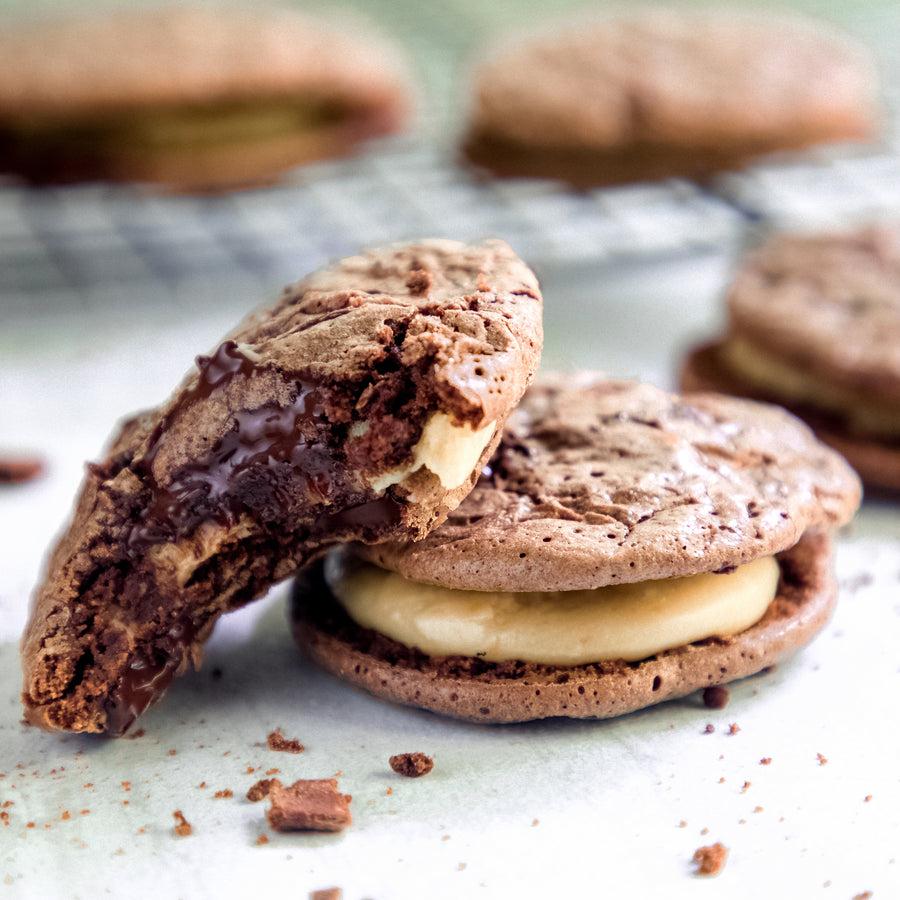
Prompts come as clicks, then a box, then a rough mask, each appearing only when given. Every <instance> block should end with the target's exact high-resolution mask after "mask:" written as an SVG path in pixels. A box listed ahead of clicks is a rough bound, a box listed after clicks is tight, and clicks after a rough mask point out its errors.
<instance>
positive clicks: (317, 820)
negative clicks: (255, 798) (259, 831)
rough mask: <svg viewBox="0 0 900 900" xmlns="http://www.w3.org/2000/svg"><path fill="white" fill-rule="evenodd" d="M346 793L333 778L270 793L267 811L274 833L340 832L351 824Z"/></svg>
mask: <svg viewBox="0 0 900 900" xmlns="http://www.w3.org/2000/svg"><path fill="white" fill-rule="evenodd" d="M351 799H352V797H351V796H350V795H349V794H342V793H341V792H340V791H339V790H338V783H337V780H336V779H334V778H321V779H301V780H300V781H295V782H294V783H293V784H292V785H290V786H288V787H285V786H284V785H282V784H275V785H272V787H271V788H270V790H269V803H270V804H271V806H270V807H269V809H268V810H267V811H266V816H267V818H268V820H269V825H271V826H272V828H274V829H275V830H276V831H341V830H342V829H344V828H346V827H347V826H348V825H349V824H350V823H351V822H352V816H351V814H350V801H351Z"/></svg>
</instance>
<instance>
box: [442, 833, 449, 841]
mask: <svg viewBox="0 0 900 900" xmlns="http://www.w3.org/2000/svg"><path fill="white" fill-rule="evenodd" d="M441 840H442V841H449V840H450V835H449V834H442V835H441Z"/></svg>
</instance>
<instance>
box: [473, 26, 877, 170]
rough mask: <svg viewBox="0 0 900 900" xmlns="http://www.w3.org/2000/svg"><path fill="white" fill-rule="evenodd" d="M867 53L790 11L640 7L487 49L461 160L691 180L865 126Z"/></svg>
mask: <svg viewBox="0 0 900 900" xmlns="http://www.w3.org/2000/svg"><path fill="white" fill-rule="evenodd" d="M875 85H876V81H875V75H874V70H873V67H872V64H871V62H870V61H869V59H868V57H867V55H866V54H865V53H864V52H863V51H862V50H861V49H860V48H858V47H856V46H855V45H854V44H853V43H852V42H851V41H849V40H848V39H847V38H845V37H844V36H843V35H840V34H837V33H834V32H832V31H831V30H830V29H829V28H828V27H826V26H823V25H820V24H819V23H817V22H815V21H810V20H807V19H804V18H801V17H798V16H783V15H779V16H773V15H772V14H771V13H769V12H767V13H766V14H765V15H764V16H760V15H757V14H749V13H746V12H734V11H731V12H720V11H716V12H714V11H704V12H698V11H694V12H691V11H688V10H660V9H657V10H652V11H646V10H645V11H642V12H639V13H631V14H628V15H622V16H619V17H611V18H608V19H605V20H586V21H581V22H575V23H572V24H571V25H569V26H568V27H564V28H563V29H561V30H560V31H558V32H550V33H546V34H543V35H539V36H536V37H533V38H531V39H527V40H524V41H521V42H519V43H517V44H514V45H512V46H511V47H509V48H507V49H505V50H496V51H494V52H492V53H491V54H490V55H489V57H488V59H487V61H486V62H484V63H483V64H482V65H481V66H480V67H479V69H478V71H477V74H476V81H475V98H474V101H473V109H472V113H471V119H470V124H469V128H468V132H467V135H466V138H465V141H464V148H463V149H464V153H465V154H466V156H467V157H468V158H469V159H470V160H471V161H472V162H474V163H476V164H477V165H480V166H483V167H485V168H487V169H489V170H491V171H492V172H494V173H495V174H499V175H506V176H530V177H541V178H557V179H562V180H564V181H568V182H570V183H572V184H575V185H577V186H582V187H590V186H593V185H604V184H614V183H619V182H627V181H635V180H650V179H659V178H668V177H674V176H683V177H696V178H702V177H706V176H708V175H710V174H711V173H714V172H717V171H721V170H724V169H733V168H737V167H740V166H742V165H744V164H746V163H747V162H748V161H750V160H753V159H755V158H758V157H759V156H761V155H764V154H767V153H772V152H774V151H779V150H790V149H794V148H800V147H806V146H808V145H811V144H817V143H823V142H838V141H858V140H866V139H869V138H871V137H872V136H873V135H874V134H875V132H876V130H877V114H876V104H875V93H876V87H875Z"/></svg>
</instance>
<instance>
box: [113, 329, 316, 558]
mask: <svg viewBox="0 0 900 900" xmlns="http://www.w3.org/2000/svg"><path fill="white" fill-rule="evenodd" d="M197 366H198V368H199V369H200V378H199V380H198V382H197V384H196V385H195V386H194V387H193V388H192V389H191V390H189V391H187V392H185V394H184V395H183V396H182V397H181V399H180V400H179V401H178V403H177V404H176V405H175V406H174V407H173V408H172V409H171V410H170V411H169V413H168V414H167V415H166V416H165V417H164V418H163V419H162V421H161V422H160V423H159V424H158V425H157V426H156V428H155V429H154V431H153V434H151V436H150V442H149V447H148V450H147V452H146V454H145V455H144V457H143V458H142V459H141V460H140V462H139V463H138V465H137V467H136V468H137V470H138V472H139V474H141V475H142V477H143V479H144V481H145V483H146V484H147V485H148V486H149V487H150V488H151V490H152V497H151V500H150V502H149V503H148V505H147V507H146V509H145V511H144V513H143V515H142V518H141V521H140V522H139V523H138V524H137V525H136V526H135V527H134V528H133V529H132V532H131V535H130V537H129V541H128V545H129V549H130V550H131V551H133V552H136V553H140V552H141V551H143V550H144V549H146V547H148V546H150V545H152V544H155V543H159V542H163V541H169V540H174V539H177V538H178V537H181V536H183V535H185V534H189V533H190V532H191V531H193V530H194V528H196V527H197V525H199V524H200V523H201V522H202V521H204V520H207V519H213V520H215V521H218V522H221V523H223V524H228V523H231V522H234V521H235V519H236V518H237V516H238V515H239V514H240V512H241V511H243V510H244V509H245V508H247V504H246V503H244V502H243V501H242V500H241V499H240V496H239V495H240V493H241V492H240V491H235V490H234V489H235V487H236V485H238V484H239V483H240V480H241V476H242V475H244V474H245V473H247V472H248V471H249V470H250V469H251V468H257V469H259V468H263V469H268V470H270V471H271V470H275V469H276V468H278V467H279V466H282V465H286V466H289V467H290V468H291V469H292V470H293V471H294V472H301V473H302V474H303V475H304V476H305V480H306V488H307V491H308V494H309V498H310V500H312V501H314V502H315V501H322V500H325V499H326V498H327V497H328V496H329V495H330V493H331V490H332V486H333V480H334V464H333V461H332V459H331V455H330V452H329V450H328V447H327V446H326V445H325V443H324V442H323V441H322V440H321V439H320V437H319V436H318V432H317V428H316V420H317V419H318V418H320V417H321V416H322V414H323V410H322V408H321V405H320V403H319V398H318V394H317V392H316V390H315V387H314V386H313V385H311V384H307V383H305V382H299V383H298V386H297V395H296V397H295V398H294V400H293V401H292V402H291V403H290V404H289V405H288V406H283V407H281V406H276V405H274V404H266V405H265V406H262V407H260V408H259V409H255V410H243V411H240V412H238V413H236V414H235V416H234V427H233V429H232V430H231V431H230V432H228V433H227V434H226V435H224V436H223V437H222V438H221V440H219V441H218V442H217V444H216V445H215V447H214V448H213V450H212V451H211V452H210V454H209V455H208V456H207V457H206V458H205V459H204V460H201V461H200V462H196V463H189V464H188V465H186V466H184V467H183V468H182V469H180V470H179V471H178V472H177V473H176V474H175V476H174V477H173V479H172V481H171V482H170V483H169V484H168V485H166V486H165V487H163V486H161V485H160V484H159V483H158V482H157V480H156V478H155V477H154V475H153V462H154V460H155V459H156V455H157V453H158V451H159V447H160V445H161V443H162V436H163V435H164V434H165V432H166V430H167V429H168V427H169V425H170V423H171V422H172V420H173V419H174V417H175V416H177V415H178V413H180V412H181V411H182V410H184V409H185V408H187V407H188V406H190V405H191V404H193V403H195V402H197V401H198V400H202V399H204V398H206V397H208V396H210V394H211V393H212V392H213V391H214V390H215V389H216V388H219V387H222V386H224V385H226V384H227V383H228V382H229V381H230V380H231V379H232V378H234V376H235V375H238V374H241V375H244V376H249V375H250V374H251V373H252V372H253V370H254V363H253V362H252V361H251V360H250V359H248V358H247V357H246V356H244V355H243V354H242V353H241V352H240V350H239V349H238V347H237V345H236V344H235V343H234V341H226V342H225V343H224V344H222V345H221V346H220V347H219V348H218V350H216V352H215V353H214V354H213V355H212V356H211V357H204V356H200V357H197ZM245 493H246V494H248V496H249V493H250V492H249V491H247V492H245Z"/></svg>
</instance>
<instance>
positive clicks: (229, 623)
mask: <svg viewBox="0 0 900 900" xmlns="http://www.w3.org/2000/svg"><path fill="white" fill-rule="evenodd" d="M726 271H727V261H726V260H724V259H722V258H719V257H715V256H707V257H701V258H697V259H694V260H686V261H682V262H680V263H665V264H662V263H661V264H655V265H643V266H639V267H634V268H632V269H631V270H629V271H623V270H618V271H616V272H612V273H611V272H600V271H590V270H582V271H580V272H572V271H568V272H564V271H563V270H554V269H553V268H552V267H547V266H545V267H543V268H542V273H541V274H542V275H543V278H544V288H545V294H546V297H547V314H546V319H547V349H546V354H545V363H546V365H547V367H551V366H564V367H570V368H572V367H577V366H593V367H596V368H604V369H606V370H608V371H610V372H614V373H617V374H633V375H639V376H643V377H646V378H652V379H655V380H657V381H659V382H661V383H668V382H669V379H670V373H671V371H672V363H673V361H674V359H675V357H676V355H677V348H679V347H682V346H685V344H686V343H688V342H689V339H690V337H691V336H694V335H698V334H701V335H702V334H704V333H710V331H711V329H713V328H714V327H715V323H716V322H717V320H718V312H717V304H716V297H717V295H718V293H719V291H720V289H721V285H722V281H723V278H724V277H725V273H726ZM298 274H299V273H298ZM247 290H248V286H247V285H242V284H241V283H240V282H236V281H228V282H226V283H223V284H220V285H217V286H215V287H213V286H210V285H208V284H207V285H206V286H205V287H202V288H201V287H200V286H198V285H194V286H193V287H191V288H184V289H183V290H182V292H181V294H179V295H178V296H176V297H170V298H168V300H167V301H166V302H161V300H160V298H159V297H157V298H156V299H155V301H154V303H153V304H151V303H150V302H149V298H141V297H140V296H134V295H130V294H129V295H126V294H123V295H122V296H121V297H120V298H119V299H118V300H115V301H110V303H111V305H109V306H108V307H107V308H106V313H107V315H104V316H101V315H99V314H98V313H97V310H96V308H89V309H87V310H85V309H79V308H71V307H70V308H68V309H66V310H60V309H55V310H54V309H44V310H43V311H42V313H41V314H40V315H37V314H36V316H35V318H34V319H28V320H22V321H19V322H18V324H17V325H16V327H15V329H12V330H11V329H6V330H5V331H3V333H2V334H0V421H2V422H3V423H4V427H3V432H2V441H0V443H2V444H3V445H4V447H5V448H7V449H12V448H34V449H36V450H39V451H40V452H41V453H43V454H44V455H45V456H46V458H47V460H48V463H49V469H48V474H47V475H46V476H45V477H44V478H42V479H41V480H39V481H37V482H35V483H33V484H31V485H28V486H23V487H16V488H4V489H3V490H2V492H0V510H2V516H0V523H2V524H0V529H2V535H0V537H2V540H0V546H2V548H3V550H2V555H0V559H2V565H0V684H2V685H3V698H5V699H2V700H0V772H3V773H4V777H2V778H0V802H2V801H4V800H7V799H8V800H11V801H13V804H14V805H13V806H11V807H9V808H8V809H7V811H8V813H9V816H10V824H9V825H8V826H7V827H5V828H4V827H0V898H2V897H3V896H9V897H84V898H87V897H97V896H107V895H108V896H120V895H121V896H127V897H129V898H141V897H152V898H161V897H184V898H200V897H216V898H221V897H230V896H235V897H245V896H248V894H249V893H250V891H252V890H257V891H260V892H265V893H266V894H272V895H274V894H275V893H276V892H277V893H279V894H282V895H284V896H291V897H299V898H303V897H305V896H306V894H307V892H308V891H310V890H313V889H316V888H324V887H329V886H334V885H338V886H341V887H342V888H343V889H344V896H345V898H348V900H358V898H363V897H370V898H377V900H388V898H416V900H418V898H424V897H427V898H442V897H478V896H483V897H517V898H525V897H557V896H572V897H594V896H624V895H626V894H627V895H628V896H635V897H649V896H665V897H670V898H681V897H685V898H687V897H690V898H695V897H700V896H704V897H712V896H716V897H748V898H749V897H759V896H766V895H768V896H779V897H787V896H792V897H818V896H821V897H824V898H829V897H836V898H847V900H849V898H851V897H853V896H854V895H856V894H858V893H860V892H862V891H865V890H871V891H874V896H875V897H885V898H887V897H896V896H898V895H900V863H897V862H896V857H897V856H900V770H898V767H897V760H898V759H900V734H898V729H897V725H896V722H895V718H896V712H897V699H896V698H897V696H898V688H900V651H898V648H900V600H898V595H900V590H898V589H900V511H898V510H897V509H896V508H892V507H890V506H888V505H884V504H882V505H875V506H870V507H867V508H866V509H865V510H864V512H863V513H862V515H861V516H860V517H859V519H858V521H857V523H856V524H855V526H854V527H853V528H852V529H851V531H850V533H848V534H847V535H845V536H843V537H842V539H841V541H840V544H839V552H838V571H839V576H840V579H841V582H842V584H843V585H844V591H843V596H842V600H841V603H840V605H839V609H838V612H837V615H836V617H835V620H834V622H833V623H832V624H831V625H830V626H829V628H828V629H827V630H826V631H825V633H824V634H823V635H822V636H821V637H820V638H819V640H818V641H817V642H816V643H815V644H813V645H812V646H811V647H810V648H809V649H808V650H806V651H804V652H802V653H800V654H799V655H798V656H797V657H796V658H795V659H794V660H793V661H792V662H790V663H788V664H785V665H782V666H780V667H778V668H777V669H776V670H775V671H773V672H771V673H770V674H767V675H764V676H760V677H757V678H752V679H749V680H747V681H745V682H742V683H740V684H738V685H736V686H735V687H734V688H733V689H732V699H731V702H730V705H729V706H728V708H727V709H725V710H722V711H717V712H711V711H708V710H705V709H704V708H703V707H702V705H701V704H700V703H699V701H698V700H697V698H691V699H688V700H684V701H680V702H673V703H669V704H666V705H664V706H662V707H660V708H657V709H653V710H648V711H645V712H641V713H638V714H635V715H631V716H627V717H625V718H622V719H619V720H614V721H610V722H593V723H592V722H568V721H553V722H545V723H537V724H532V725H522V726H515V727H481V726H475V725H467V724H460V723H456V722H452V721H449V720H443V719H440V718H437V717H435V716H433V715H431V714H428V713H425V712H419V711H415V710H408V709H404V708H400V707H394V706H390V705H387V704H385V703H382V702H380V701H378V700H375V699H372V698H369V697H368V696H366V695H364V694H362V693H360V692H358V691H356V690H355V689H353V688H351V687H349V686H347V685H344V684H342V683H340V682H338V681H336V680H334V679H332V678H331V677H329V676H327V675H325V674H323V673H321V672H319V671H317V670H315V669H314V668H312V666H311V665H310V664H309V663H307V662H305V661H304V660H302V659H301V658H300V656H299V655H298V653H296V652H295V650H294V648H293V645H292V642H291V639H290V636H289V634H288V631H287V628H286V627H285V621H284V615H285V614H284V599H285V596H286V590H285V588H284V587H283V586H282V587H281V588H278V589H276V590H275V591H273V592H272V595H271V596H270V597H269V598H268V599H266V600H264V601H262V602H261V603H259V604H257V605H256V606H254V607H251V608H249V609H246V610H244V611H243V612H241V613H238V614H235V615H234V616H232V617H231V618H230V619H227V620H222V621H221V622H220V624H219V626H218V628H217V631H216V633H215V636H214V637H213V639H212V641H211V642H210V644H209V648H208V654H207V660H206V663H205V665H204V668H203V669H202V670H201V671H200V672H199V673H197V674H193V675H191V676H189V677H186V678H183V679H182V680H180V681H179V682H178V683H177V684H176V685H175V687H174V688H173V689H172V690H171V691H170V693H169V695H168V697H167V699H166V701H165V702H164V703H163V704H162V705H161V706H159V707H157V708H156V709H154V710H152V711H151V712H150V713H149V714H147V715H146V716H145V717H144V719H143V720H142V721H141V723H140V724H141V726H143V728H144V729H145V730H146V734H145V736H143V737H141V738H139V739H136V740H120V741H108V740H102V739H101V740H95V739H87V738H76V737H59V736H56V735H46V734H42V733H40V732H37V731H35V730H34V729H31V728H26V727H24V726H22V725H21V724H20V718H21V710H20V707H19V704H18V690H19V661H18V651H17V639H18V635H19V632H20V629H21V627H22V623H23V620H24V617H25V612H26V604H27V599H28V596H29V593H30V592H31V590H32V588H33V585H34V584H35V581H36V579H37V576H38V572H39V568H40V564H41V558H42V555H43V553H44V552H45V549H46V547H47V545H48V543H49V541H50V538H51V536H52V534H53V533H54V532H55V531H56V530H57V528H58V527H59V525H60V523H61V522H62V520H63V518H64V516H65V515H66V512H67V509H68V507H69V504H70V502H71V499H72V496H73V494H74V490H75V486H76V483H77V481H78V479H79V477H80V471H81V464H82V460H83V459H85V458H91V457H96V455H97V453H98V450H99V448H100V446H101V445H102V442H103V440H104V437H105V436H106V434H107V433H108V432H109V430H110V428H111V426H112V423H113V422H114V420H115V419H116V418H117V416H119V415H120V414H123V413H125V412H127V411H129V410H133V409H136V408H139V407H141V406H144V405H147V404H150V403H152V402H155V401H158V400H159V399H160V398H161V397H162V396H163V395H165V394H166V393H167V392H168V390H169V388H170V387H171V386H172V384H173V383H174V381H175V380H176V379H177V378H178V377H179V376H180V375H181V374H182V372H183V371H185V370H186V369H187V368H188V366H189V365H190V362H191V360H192V358H193V356H194V355H195V354H196V353H198V352H201V351H203V350H206V349H208V348H209V347H210V346H211V345H212V344H214V343H215V341H216V339H217V338H218V336H219V335H220V334H221V333H223V332H224V331H225V330H226V329H227V328H228V327H229V326H230V325H231V324H232V323H233V322H234V320H235V319H236V318H237V317H238V316H239V315H240V314H241V313H243V312H244V311H246V309H247V308H248V306H249V305H252V304H253V303H255V302H256V301H258V300H260V299H262V298H260V297H259V296H258V294H248V293H247ZM216 667H220V668H221V669H222V670H223V673H224V674H223V677H222V678H221V679H220V680H216V679H214V678H213V677H212V676H211V672H212V670H213V669H214V668H216ZM707 722H712V723H713V724H714V725H715V726H716V731H715V732H714V733H713V734H709V735H708V734H704V733H703V729H704V726H705V724H706V723H707ZM731 722H736V723H738V724H739V725H740V732H739V733H738V734H736V735H733V736H731V735H728V734H726V731H727V726H728V725H729V724H730V723H731ZM275 726H281V727H282V728H283V730H284V732H285V734H286V735H288V736H289V737H294V736H296V737H299V738H300V739H301V740H302V741H303V742H304V744H306V747H307V750H306V752H305V753H303V754H302V755H298V756H295V755H289V754H284V753H274V752H272V751H269V750H267V749H265V748H264V747H263V746H261V744H262V743H263V742H264V741H265V736H266V734H267V733H268V732H269V731H270V730H271V729H272V728H273V727H275ZM172 750H174V751H176V753H175V754H174V755H170V751H172ZM414 750H422V751H424V752H426V753H429V754H431V755H433V756H434V759H435V768H434V771H433V772H432V773H431V774H430V775H428V776H427V777H425V778H422V779H419V780H417V781H412V780H405V779H402V778H400V777H399V776H395V775H394V774H393V773H391V771H390V770H389V768H388V765H387V759H388V757H389V756H390V755H391V754H393V753H397V752H404V751H414ZM819 753H821V754H823V755H824V756H825V757H826V758H827V760H828V761H827V763H826V764H825V765H820V764H819V762H818V759H817V754H819ZM763 757H771V758H772V763H771V765H769V766H762V765H760V763H759V760H760V759H761V758H763ZM248 765H249V766H252V767H258V768H259V769H260V770H261V771H259V772H255V773H253V774H247V773H246V768H247V766H248ZM270 767H278V768H280V769H281V770H282V777H283V778H288V779H294V778H300V777H326V776H330V775H332V774H333V773H334V772H336V771H338V770H340V771H342V772H343V773H344V774H343V777H342V779H341V786H342V788H343V790H345V791H346V792H348V793H351V794H352V795H353V797H354V799H353V804H352V808H353V814H354V824H353V826H352V827H351V828H350V829H349V830H348V831H346V832H345V833H343V834H341V835H338V836H320V835H304V834H294V835H276V834H270V842H269V843H268V844H267V845H265V846H257V845H256V839H257V836H258V835H260V834H262V833H264V832H267V829H266V828H265V824H264V813H263V810H264V806H265V804H250V803H248V802H247V801H246V800H244V799H243V794H244V792H245V791H246V789H247V787H249V785H250V784H252V783H253V781H255V780H256V778H258V777H260V776H261V775H262V772H263V771H264V770H265V769H267V768H270ZM723 779H724V780H723ZM204 781H205V782H206V783H207V785H208V787H207V788H205V789H200V788H198V785H199V784H200V783H201V782H204ZM123 782H129V783H130V790H127V791H126V790H125V788H124V787H123V785H122V783H123ZM745 782H750V785H749V787H747V788H746V790H743V789H742V786H743V785H744V783H745ZM88 784H89V785H91V787H86V785H88ZM389 787H390V788H393V793H392V794H391V795H388V794H387V793H386V792H387V789H388V788H389ZM224 788H230V789H232V790H233V791H234V795H235V796H234V798H233V799H214V798H213V796H212V795H213V793H214V791H216V790H220V789H224ZM867 795H872V799H871V800H870V801H869V802H866V801H865V799H864V798H865V797H866V796H867ZM125 801H127V805H125ZM175 809H181V810H183V811H184V813H185V815H186V816H187V818H188V819H189V821H190V822H191V823H192V824H193V826H194V835H193V836H192V837H189V838H176V837H174V836H173V834H172V825H173V819H172V811H173V810H175ZM64 810H68V811H69V813H70V818H69V819H67V820H62V819H61V816H62V814H63V811H64ZM82 810H89V812H87V813H86V814H83V815H82V814H81V811H82ZM31 821H33V822H34V823H35V826H34V828H32V829H29V828H27V827H26V823H28V822H31ZM682 821H684V822H685V823H686V824H685V825H684V826H683V827H681V826H680V823H681V822H682ZM705 829H708V833H707V832H705ZM714 841H722V842H723V843H724V844H726V845H727V846H728V847H729V848H730V857H729V860H728V864H727V866H726V868H725V870H724V872H723V873H722V874H721V875H720V876H719V877H718V878H716V879H707V880H703V879H699V878H696V877H694V876H693V875H692V874H691V866H690V864H689V863H690V858H691V855H692V854H693V852H694V850H695V849H696V848H697V847H699V846H701V845H704V844H709V843H713V842H714Z"/></svg>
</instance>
